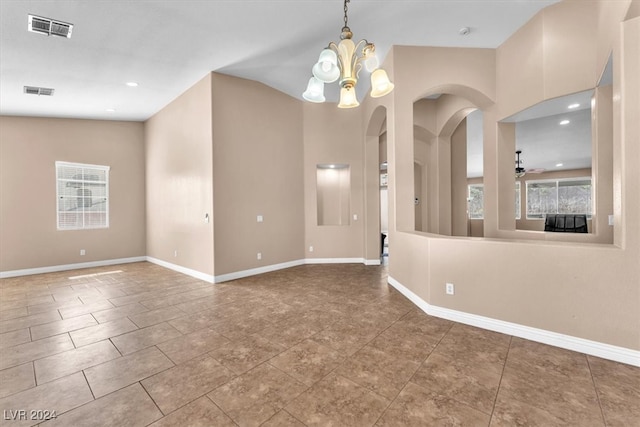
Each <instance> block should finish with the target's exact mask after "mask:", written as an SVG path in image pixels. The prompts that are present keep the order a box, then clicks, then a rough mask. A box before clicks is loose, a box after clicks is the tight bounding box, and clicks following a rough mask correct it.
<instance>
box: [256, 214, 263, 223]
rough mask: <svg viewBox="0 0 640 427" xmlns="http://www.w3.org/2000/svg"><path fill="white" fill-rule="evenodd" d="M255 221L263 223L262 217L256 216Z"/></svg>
mask: <svg viewBox="0 0 640 427" xmlns="http://www.w3.org/2000/svg"><path fill="white" fill-rule="evenodd" d="M256 221H258V222H263V221H264V217H263V216H262V215H258V216H257V217H256Z"/></svg>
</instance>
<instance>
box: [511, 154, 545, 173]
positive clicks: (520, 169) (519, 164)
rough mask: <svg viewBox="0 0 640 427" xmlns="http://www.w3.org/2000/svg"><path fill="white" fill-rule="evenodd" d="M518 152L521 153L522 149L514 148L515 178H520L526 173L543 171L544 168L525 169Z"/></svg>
mask: <svg viewBox="0 0 640 427" xmlns="http://www.w3.org/2000/svg"><path fill="white" fill-rule="evenodd" d="M520 154H522V150H516V178H521V177H523V176H524V175H525V174H527V173H542V172H544V171H545V169H544V168H533V169H525V168H523V167H522V163H524V162H523V161H522V160H520Z"/></svg>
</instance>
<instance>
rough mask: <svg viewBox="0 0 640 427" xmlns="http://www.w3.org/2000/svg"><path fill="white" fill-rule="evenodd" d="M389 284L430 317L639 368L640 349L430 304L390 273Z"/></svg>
mask: <svg viewBox="0 0 640 427" xmlns="http://www.w3.org/2000/svg"><path fill="white" fill-rule="evenodd" d="M388 283H389V284H390V285H391V286H393V287H394V288H396V290H398V292H400V293H401V294H403V295H404V296H405V297H407V298H408V299H409V300H410V301H411V302H413V303H414V304H415V305H417V306H418V308H420V309H421V310H422V311H424V312H425V313H427V314H428V315H430V316H435V317H440V318H443V319H447V320H452V321H454V322H458V323H463V324H465V325H471V326H476V327H478V328H482V329H488V330H490V331H495V332H501V333H503V334H507V335H512V336H514V337H519V338H524V339H527V340H531V341H536V342H540V343H543V344H548V345H552V346H554V347H560V348H564V349H566V350H572V351H577V352H580V353H584V354H588V355H591V356H596V357H601V358H603V359H608V360H613V361H615V362H620V363H626V364H628V365H632V366H638V367H640V351H636V350H631V349H628V348H624V347H618V346H614V345H611V344H605V343H601V342H597V341H591V340H586V339H584V338H578V337H573V336H570V335H564V334H559V333H557V332H551V331H547V330H544V329H537V328H532V327H529V326H524V325H519V324H517V323H511V322H505V321H503V320H497V319H492V318H490V317H484V316H478V315H476V314H470V313H465V312H463V311H457V310H451V309H449V308H444V307H438V306H435V305H431V304H429V303H427V302H426V301H424V300H423V299H422V298H420V297H419V296H418V295H416V294H415V293H413V292H412V291H411V290H410V289H408V288H407V287H405V286H404V285H402V284H401V283H400V282H398V281H397V280H395V279H394V278H393V277H390V276H389V279H388Z"/></svg>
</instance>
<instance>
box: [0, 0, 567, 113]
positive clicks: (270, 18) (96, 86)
mask: <svg viewBox="0 0 640 427" xmlns="http://www.w3.org/2000/svg"><path fill="white" fill-rule="evenodd" d="M555 2H556V0H510V1H505V0H466V1H457V0H422V1H420V0H411V1H409V0H389V1H381V0H377V1H372V0H370V1H367V0H352V1H351V2H350V3H349V26H350V27H351V30H352V31H353V33H354V39H358V40H359V39H361V38H366V39H368V40H369V41H372V42H374V43H375V44H376V47H377V52H378V56H379V58H380V60H383V59H384V57H385V55H386V53H387V52H388V50H389V48H390V47H391V46H392V45H428V46H459V47H483V48H495V47H498V46H499V45H500V44H501V43H502V42H503V41H504V40H506V39H507V38H508V37H509V36H510V35H511V34H513V32H514V31H516V30H517V29H518V28H519V27H520V26H522V25H523V24H524V23H525V22H527V21H528V20H529V19H530V18H531V17H532V16H533V15H535V14H536V13H537V12H538V11H539V10H540V9H542V8H544V7H546V6H548V5H550V4H552V3H555ZM28 14H33V15H37V16H42V17H46V18H51V19H54V20H59V21H63V22H68V23H71V24H73V32H72V36H71V38H68V39H67V38H64V37H56V36H46V35H41V34H36V33H33V32H28V31H27V20H28ZM342 25H343V1H342V0H233V1H231V0H209V1H203V0H145V1H122V0H92V1H87V0H64V1H51V0H47V1H42V0H40V1H38V0H33V1H32V0H2V1H1V2H0V95H1V96H0V114H4V115H22V116H49V117H74V118H92V119H108V120H146V119H147V118H149V117H150V116H152V115H153V114H154V113H156V112H157V111H159V110H160V109H161V108H162V107H164V106H165V105H167V104H168V103H169V102H170V101H171V100H173V99H174V98H175V97H177V96H178V95H179V94H181V93H182V92H184V91H185V90H186V89H187V88H189V87H190V86H191V85H193V84H194V83H195V82H197V81H198V80H199V79H201V78H202V77H203V76H205V75H206V74H207V73H209V72H211V71H216V72H220V73H225V74H230V75H233V76H238V77H243V78H247V79H251V80H257V81H259V82H262V83H264V84H266V85H269V86H271V87H273V88H275V89H278V90H280V91H282V92H284V93H287V94H289V95H291V96H294V97H297V98H300V94H301V93H302V92H303V91H304V89H305V86H306V83H307V80H308V78H309V76H310V75H311V66H312V65H313V64H314V63H315V62H316V60H317V57H318V54H319V52H320V50H321V49H322V48H323V47H325V46H326V45H327V44H328V43H329V42H330V41H338V40H339V34H340V29H341V28H342ZM463 27H468V28H469V29H470V32H469V34H468V35H464V36H463V35H461V34H459V30H460V29H461V28H463ZM127 82H136V83H138V86H137V87H129V86H127V85H126V83H127ZM362 82H363V84H359V86H360V87H359V90H360V91H361V92H364V91H365V90H366V87H365V86H366V79H363V80H362ZM24 86H38V87H45V88H53V89H55V92H54V95H53V96H52V97H47V96H37V95H28V94H25V93H24V90H23V88H24ZM333 86H335V85H333ZM328 89H329V88H328ZM336 95H337V90H335V88H333V90H328V91H327V96H328V98H329V99H330V100H334V101H335V99H336ZM361 96H362V94H361Z"/></svg>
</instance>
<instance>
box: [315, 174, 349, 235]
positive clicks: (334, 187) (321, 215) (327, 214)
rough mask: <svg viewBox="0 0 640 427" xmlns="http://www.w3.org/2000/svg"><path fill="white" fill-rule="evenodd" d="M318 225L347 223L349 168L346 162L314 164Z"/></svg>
mask: <svg viewBox="0 0 640 427" xmlns="http://www.w3.org/2000/svg"><path fill="white" fill-rule="evenodd" d="M316 197H317V208H318V225H349V223H350V222H349V213H350V211H351V206H350V203H351V170H350V167H349V165H348V164H344V163H327V164H318V165H316Z"/></svg>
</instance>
